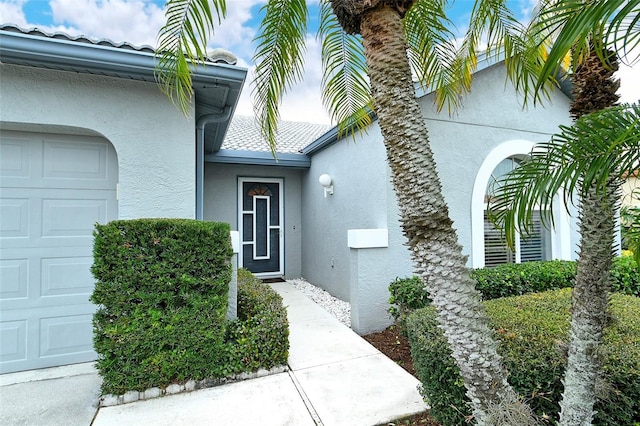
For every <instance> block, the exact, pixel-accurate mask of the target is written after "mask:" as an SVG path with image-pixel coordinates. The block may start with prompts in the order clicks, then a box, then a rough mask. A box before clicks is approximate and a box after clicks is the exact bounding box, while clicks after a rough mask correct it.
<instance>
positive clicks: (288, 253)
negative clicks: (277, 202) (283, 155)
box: [204, 163, 302, 278]
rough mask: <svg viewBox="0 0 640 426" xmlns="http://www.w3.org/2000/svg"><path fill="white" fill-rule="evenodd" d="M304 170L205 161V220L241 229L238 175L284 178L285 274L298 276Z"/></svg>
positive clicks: (292, 276) (299, 269) (299, 273)
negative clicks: (239, 221)
mask: <svg viewBox="0 0 640 426" xmlns="http://www.w3.org/2000/svg"><path fill="white" fill-rule="evenodd" d="M301 173H302V171H300V170H297V169H285V168H278V167H262V166H242V165H228V164H216V163H206V164H205V169H204V219H205V220H215V221H221V222H227V223H229V224H231V229H232V230H238V177H255V178H279V179H283V181H284V183H283V186H284V227H285V233H284V244H285V248H284V251H285V262H284V268H285V276H286V277H287V278H299V277H300V276H301V275H302V266H301V251H302V219H301V214H302V213H301V194H300V191H301V188H300V175H301Z"/></svg>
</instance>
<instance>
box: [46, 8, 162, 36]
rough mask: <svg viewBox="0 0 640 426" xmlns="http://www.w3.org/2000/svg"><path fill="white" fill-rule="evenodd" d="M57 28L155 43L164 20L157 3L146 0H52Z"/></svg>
mask: <svg viewBox="0 0 640 426" xmlns="http://www.w3.org/2000/svg"><path fill="white" fill-rule="evenodd" d="M49 5H50V7H51V11H52V19H53V24H54V25H53V26H54V29H55V30H57V31H64V32H67V33H69V34H72V35H80V34H82V35H86V36H88V37H91V38H98V39H100V38H107V39H109V40H112V41H114V42H116V43H119V42H124V41H126V42H129V43H131V44H134V45H151V46H153V45H155V42H156V35H157V33H158V30H159V29H160V27H161V26H162V25H163V24H164V12H163V10H162V8H161V7H159V6H158V5H157V4H156V3H153V2H149V1H142V0H50V1H49Z"/></svg>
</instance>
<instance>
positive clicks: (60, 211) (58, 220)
mask: <svg viewBox="0 0 640 426" xmlns="http://www.w3.org/2000/svg"><path fill="white" fill-rule="evenodd" d="M106 220H107V200H106V199H93V200H87V199H80V198H77V199H69V198H66V199H59V198H46V199H43V200H42V236H43V237H78V236H88V235H91V234H92V232H93V228H94V225H95V224H96V223H105V222H106Z"/></svg>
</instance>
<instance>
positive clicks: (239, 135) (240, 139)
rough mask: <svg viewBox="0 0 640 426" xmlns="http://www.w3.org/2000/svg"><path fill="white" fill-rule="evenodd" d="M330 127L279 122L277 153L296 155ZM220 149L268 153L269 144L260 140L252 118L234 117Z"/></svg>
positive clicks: (255, 123)
mask: <svg viewBox="0 0 640 426" xmlns="http://www.w3.org/2000/svg"><path fill="white" fill-rule="evenodd" d="M331 128H332V126H329V125H325V124H313V123H300V122H294V121H281V122H280V123H279V124H278V134H277V136H276V138H277V141H278V146H277V149H276V150H277V152H282V153H298V152H300V151H301V150H302V148H304V147H305V146H307V145H309V144H310V143H311V142H313V141H315V140H316V139H318V138H319V137H320V136H322V135H323V134H325V133H326V132H327V131H329V130H330V129H331ZM222 149H233V150H238V151H263V152H264V151H267V152H268V151H270V148H269V144H268V143H267V142H266V141H265V140H264V139H263V138H262V135H261V134H260V127H259V126H258V124H257V122H256V120H255V119H254V118H253V117H247V116H242V115H236V116H234V117H233V119H232V120H231V125H230V126H229V130H228V131H227V136H226V138H225V140H224V142H223V143H222Z"/></svg>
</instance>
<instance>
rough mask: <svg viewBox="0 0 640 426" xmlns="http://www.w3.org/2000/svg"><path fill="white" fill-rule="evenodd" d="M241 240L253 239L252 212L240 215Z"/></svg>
mask: <svg viewBox="0 0 640 426" xmlns="http://www.w3.org/2000/svg"><path fill="white" fill-rule="evenodd" d="M242 241H253V214H251V213H245V214H243V215H242Z"/></svg>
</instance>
